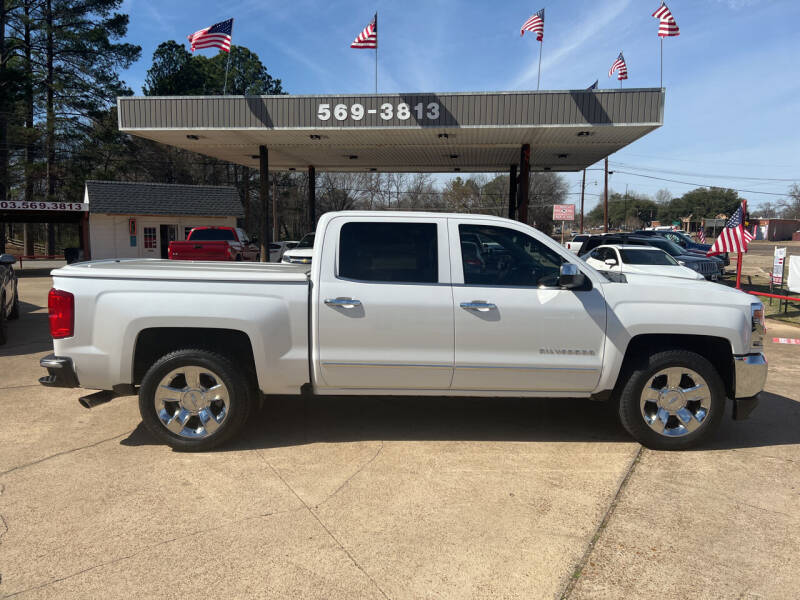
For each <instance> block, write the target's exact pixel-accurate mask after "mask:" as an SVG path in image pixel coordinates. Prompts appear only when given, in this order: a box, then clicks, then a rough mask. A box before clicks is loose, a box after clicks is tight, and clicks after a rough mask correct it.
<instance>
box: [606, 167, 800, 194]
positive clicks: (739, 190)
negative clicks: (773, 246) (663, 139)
mask: <svg viewBox="0 0 800 600" xmlns="http://www.w3.org/2000/svg"><path fill="white" fill-rule="evenodd" d="M614 173H622V174H623V175H632V176H633V177H645V178H646V179H657V180H658V181H669V182H671V183H682V184H683V185H695V186H697V187H725V189H729V190H733V191H734V192H742V193H745V194H764V195H765V196H780V197H785V196H788V195H789V194H779V193H777V192H759V191H758V190H741V189H737V188H729V187H727V186H718V185H713V184H710V183H696V182H691V181H679V180H677V179H666V178H664V177H655V176H653V175H642V174H641V173H631V172H630V171H620V170H618V169H615V170H614Z"/></svg>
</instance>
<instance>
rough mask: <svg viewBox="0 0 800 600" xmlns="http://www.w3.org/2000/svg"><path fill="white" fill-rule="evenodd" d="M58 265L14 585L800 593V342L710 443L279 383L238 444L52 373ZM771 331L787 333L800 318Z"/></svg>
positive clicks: (7, 507)
mask: <svg viewBox="0 0 800 600" xmlns="http://www.w3.org/2000/svg"><path fill="white" fill-rule="evenodd" d="M49 285H50V283H49V280H48V279H47V278H37V277H23V278H21V280H20V291H21V297H22V300H23V303H24V304H23V307H22V308H23V317H22V319H21V320H20V321H19V322H12V323H11V324H10V328H9V330H10V337H11V339H12V341H11V343H10V344H9V345H7V346H5V347H3V348H2V349H0V415H1V416H0V517H2V520H0V574H1V575H2V580H1V581H2V582H1V583H0V597H15V598H65V597H68V598H73V597H75V598H79V597H96V596H103V597H104V598H123V597H124V598H129V597H131V596H135V597H185V596H189V595H195V594H197V593H202V594H203V595H204V596H211V597H222V596H225V597H234V598H236V597H263V598H421V597H425V598H429V597H430V598H498V597H501V598H559V597H571V598H595V597H608V598H618V597H630V596H632V597H642V598H644V597H652V596H654V595H656V594H658V596H660V597H674V598H685V597H709V598H710V597H714V598H720V597H731V598H750V597H753V598H756V597H763V598H767V597H791V596H793V595H795V594H793V592H794V590H796V589H798V585H800V575H798V573H800V553H798V552H796V551H793V550H794V549H796V548H797V547H798V542H799V541H800V519H799V518H798V515H800V510H798V508H800V506H798V504H799V503H800V467H799V466H798V465H800V433H798V432H800V428H798V425H799V424H800V403H799V402H798V399H799V398H800V394H798V392H797V390H796V388H795V386H796V379H797V376H796V374H797V364H798V362H797V358H798V353H800V346H780V347H779V346H778V345H776V344H772V343H771V342H770V343H769V345H768V349H767V352H768V356H769V357H770V360H771V366H770V371H771V372H770V379H769V381H768V390H769V392H770V394H769V397H768V401H767V402H765V403H763V404H762V406H760V407H759V408H758V410H757V412H756V413H754V416H753V417H752V419H751V420H750V421H745V422H743V423H734V422H732V421H730V420H726V421H725V422H724V423H723V426H722V428H721V435H720V436H719V437H718V439H717V440H715V441H714V443H713V444H712V445H710V446H709V447H706V448H703V449H700V450H697V451H693V452H684V453H672V454H670V453H659V452H651V451H649V450H641V447H640V446H639V445H638V444H636V443H634V442H632V441H631V440H630V438H629V437H628V436H627V435H626V434H625V432H624V431H623V430H622V429H621V428H620V426H619V425H618V424H617V423H616V420H615V418H614V417H613V416H612V415H611V414H609V411H607V410H606V409H605V407H604V406H603V405H599V404H593V403H588V402H584V401H564V400H544V401H530V400H518V399H439V398H435V399H430V398H410V399H409V398H364V397H352V398H335V399H334V398H314V399H305V400H304V399H300V398H278V399H273V400H270V401H269V402H268V403H267V405H266V406H265V407H264V410H263V411H261V412H260V413H257V414H256V415H255V416H254V418H253V419H252V422H251V423H250V425H249V427H248V429H247V431H246V433H245V435H243V436H242V439H241V440H239V441H238V442H237V443H236V444H234V445H232V446H230V447H227V448H225V449H223V450H221V451H218V452H209V453H204V454H182V453H175V452H172V451H171V450H170V449H168V448H166V447H164V446H161V445H157V444H155V443H154V440H153V439H152V438H151V437H150V436H149V435H148V434H147V432H146V431H145V430H144V429H143V427H142V426H141V424H140V419H139V415H138V411H137V407H136V399H135V398H134V397H132V396H130V397H125V398H118V399H115V400H114V401H112V402H110V403H108V404H104V405H101V406H99V407H97V408H95V409H92V410H90V411H89V410H86V409H84V408H82V407H80V406H79V404H78V402H77V399H78V397H79V396H80V395H81V394H82V393H85V392H81V391H78V390H48V389H45V388H42V387H41V386H39V385H38V384H37V383H36V379H37V378H38V377H39V376H40V375H41V374H42V373H41V372H40V371H41V369H40V368H39V367H38V358H39V357H41V356H42V355H44V354H46V353H48V351H49V348H50V341H49V338H48V335H47V317H46V309H45V308H44V307H45V306H46V292H47V289H49ZM785 329H786V330H787V332H784V329H783V328H778V327H774V326H770V330H769V337H770V339H771V337H772V336H773V334H774V335H775V336H788V337H800V329H795V328H785Z"/></svg>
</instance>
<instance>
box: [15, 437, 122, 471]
mask: <svg viewBox="0 0 800 600" xmlns="http://www.w3.org/2000/svg"><path fill="white" fill-rule="evenodd" d="M132 432H133V430H129V431H124V432H123V433H118V434H117V435H115V436H112V437H110V438H106V439H104V440H100V441H97V442H92V443H91V444H86V445H85V446H79V447H77V448H72V449H71V450H64V451H63V452H56V453H55V454H51V455H50V456H45V457H44V458H40V459H38V460H34V461H31V462H29V463H25V464H24V465H17V466H16V467H14V468H12V469H9V470H8V471H3V472H2V473H0V477H3V476H4V475H8V474H9V473H13V472H14V471H20V470H22V469H27V468H28V467H33V466H35V465H38V464H41V463H43V462H45V461H48V460H50V459H51V458H58V457H59V456H66V455H67V454H72V453H73V452H79V451H81V450H86V449H88V448H94V447H95V446H100V445H101V444H105V443H106V442H110V441H112V440H116V439H117V438H121V437H122V436H123V435H130V434H131V433H132Z"/></svg>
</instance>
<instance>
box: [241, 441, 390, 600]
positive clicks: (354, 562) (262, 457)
mask: <svg viewBox="0 0 800 600" xmlns="http://www.w3.org/2000/svg"><path fill="white" fill-rule="evenodd" d="M382 444H383V442H381V445H382ZM256 451H257V452H258V455H259V456H260V457H261V460H263V461H264V463H265V464H266V465H267V466H268V467H269V468H270V470H271V471H272V472H273V473H274V474H275V476H276V477H277V478H278V479H280V480H281V483H283V485H285V486H286V489H288V490H289V491H290V492H291V493H292V495H294V497H295V498H297V500H298V501H299V502H300V503H301V504H302V505H303V506H304V507H305V510H307V511H308V513H309V514H310V515H311V516H312V517H314V519H315V520H316V522H317V523H319V526H320V527H322V529H324V530H325V533H327V534H328V536H330V538H331V539H332V540H333V541H334V542H336V545H337V546H339V549H340V550H341V551H342V552H344V553H345V554H346V555H347V557H348V558H349V559H350V561H351V562H352V563H353V565H355V567H356V568H357V569H358V570H359V571H361V573H362V574H363V575H364V577H366V578H367V579H369V580H370V582H371V583H372V585H374V586H375V589H377V590H378V591H379V592H380V593H381V596H383V597H384V598H386V600H390V599H389V596H388V595H387V594H386V592H384V591H383V588H382V587H381V586H380V585H378V582H377V581H375V579H373V577H372V576H371V575H370V574H369V573H367V572H366V571H365V570H364V567H362V566H361V565H360V564H359V563H358V561H357V560H356V559H355V557H354V556H353V555H352V554H351V553H350V551H349V550H348V549H347V548H345V547H344V544H342V542H340V541H339V539H338V538H337V537H336V536H335V535H333V533H332V532H331V530H330V529H328V527H327V526H326V525H325V523H323V522H322V519H320V517H319V515H318V514H317V513H316V512H314V510H313V509H312V508H311V507H310V506H309V505H308V504H306V502H305V500H303V499H302V498H301V497H300V495H299V494H298V493H297V492H296V491H295V490H294V488H293V487H292V486H291V485H289V483H288V482H287V481H286V480H285V479H284V478H283V476H282V475H281V474H280V472H279V471H278V469H276V468H275V467H273V466H272V463H271V462H269V460H267V457H266V456H264V455H263V454H262V452H261V450H258V449H257V450H256ZM375 456H377V454H376V455H375ZM374 459H375V457H373V458H372V460H374ZM364 466H366V465H364ZM351 478H352V476H351ZM334 493H335V492H334Z"/></svg>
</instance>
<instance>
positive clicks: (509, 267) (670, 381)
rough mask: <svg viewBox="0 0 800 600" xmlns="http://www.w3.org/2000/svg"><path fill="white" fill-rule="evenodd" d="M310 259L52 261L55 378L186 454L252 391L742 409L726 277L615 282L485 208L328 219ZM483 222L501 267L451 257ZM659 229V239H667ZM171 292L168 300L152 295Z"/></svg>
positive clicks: (747, 354)
mask: <svg viewBox="0 0 800 600" xmlns="http://www.w3.org/2000/svg"><path fill="white" fill-rule="evenodd" d="M318 232H319V236H318V238H317V242H316V247H315V256H314V262H313V264H312V267H311V268H310V269H309V268H308V267H307V266H306V265H297V266H292V265H282V266H281V267H277V266H276V265H242V264H240V265H225V266H224V267H223V266H222V265H216V266H215V265H211V264H208V263H205V264H202V265H197V264H192V263H187V262H179V261H163V262H162V263H161V264H159V265H158V268H153V265H154V262H153V261H152V260H144V259H126V260H106V261H94V262H87V263H78V264H75V265H68V266H65V267H62V268H60V269H57V270H55V271H53V272H52V276H53V282H54V286H55V287H54V289H53V290H51V292H50V300H51V302H50V303H49V306H50V327H51V334H52V336H53V338H54V343H53V344H54V354H52V355H50V356H47V357H45V358H43V359H42V360H41V364H42V366H43V367H45V368H46V369H47V371H48V375H47V376H45V377H43V378H42V379H41V380H40V381H41V382H42V384H44V385H49V386H65V387H76V386H81V387H86V388H94V389H102V390H117V391H119V392H126V393H131V391H132V390H135V389H138V392H139V410H140V413H141V415H142V419H143V421H144V425H145V427H146V428H147V429H148V430H149V431H150V432H152V434H153V435H154V436H155V437H156V438H157V439H159V440H161V441H163V442H165V443H167V444H169V445H171V446H173V447H174V448H179V449H183V450H201V449H206V448H210V447H213V446H216V445H217V444H220V443H223V442H225V441H227V440H230V439H231V438H233V437H234V436H236V435H237V434H239V433H240V432H241V431H242V428H243V426H244V424H245V422H246V421H247V418H248V414H249V412H250V410H251V408H253V407H254V406H256V405H257V402H258V400H259V398H260V394H295V395H298V396H299V395H300V394H301V393H303V394H317V395H320V396H322V395H326V396H337V395H352V394H369V395H370V396H382V395H390V396H398V395H404V394H405V395H414V396H420V395H428V396H441V395H450V396H488V397H496V396H497V397H505V396H522V397H551V398H552V397H564V398H576V397H582V398H586V399H590V398H594V399H596V400H603V399H611V400H612V401H613V406H614V410H615V411H616V412H617V414H618V415H619V418H620V421H621V423H622V424H623V426H624V427H625V428H626V429H627V431H628V432H630V434H631V435H632V436H633V437H634V438H635V439H636V440H638V441H639V442H641V443H642V444H644V445H646V446H648V447H651V448H660V449H679V448H686V447H688V446H692V445H694V444H697V443H699V442H702V441H703V440H706V439H708V437H709V436H710V435H712V433H713V432H714V430H715V429H716V428H717V426H719V424H720V422H721V420H722V418H723V416H724V413H725V404H726V398H731V399H732V400H733V413H732V414H733V416H734V418H737V419H742V418H745V417H746V416H747V415H748V414H749V413H750V411H751V410H752V409H753V408H754V407H755V405H756V404H757V402H758V398H757V394H758V393H759V392H760V391H761V390H762V389H763V387H764V383H765V380H766V376H767V363H766V359H765V358H764V356H763V354H762V343H763V335H764V319H763V316H764V314H763V305H762V304H761V303H760V302H758V301H757V300H756V299H755V298H754V297H752V296H750V295H747V294H745V293H744V292H741V291H739V290H735V289H733V288H729V287H727V286H711V285H707V284H706V283H705V282H699V281H690V280H688V279H677V278H669V277H650V276H644V275H641V276H636V277H633V276H629V277H625V276H624V275H620V276H619V277H618V278H617V280H616V281H610V280H609V279H608V278H607V277H605V276H604V275H603V274H601V273H600V272H598V271H597V270H595V269H593V268H592V267H591V266H590V265H588V264H586V263H585V262H583V261H581V260H580V259H579V258H577V257H576V256H575V255H574V254H573V253H572V252H570V251H568V250H567V249H566V248H564V247H562V246H561V245H560V244H558V243H557V242H556V241H554V240H552V239H551V238H550V237H549V236H546V235H544V234H543V233H541V232H539V231H537V230H536V229H534V228H533V227H530V226H528V225H525V224H523V223H519V222H516V221H511V220H508V219H503V218H500V217H493V216H487V215H476V214H472V215H447V214H441V213H414V212H397V213H394V212H393V213H386V212H366V211H364V212H361V211H344V212H329V213H326V214H325V215H323V216H322V218H321V219H320V221H319V224H318ZM472 235H477V236H478V237H479V239H481V240H483V241H484V242H485V243H489V242H491V243H492V244H495V245H496V246H497V247H499V248H500V250H499V251H498V252H494V253H493V255H499V256H500V257H502V259H501V260H496V261H492V262H491V263H487V264H486V266H485V268H484V269H482V270H479V271H471V270H470V269H467V268H466V265H465V264H464V262H465V261H464V256H463V254H462V245H461V241H462V240H464V241H467V240H465V239H464V238H465V237H471V236H472ZM665 241H666V240H665ZM164 298H169V301H168V302H165V301H163V299H164Z"/></svg>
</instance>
